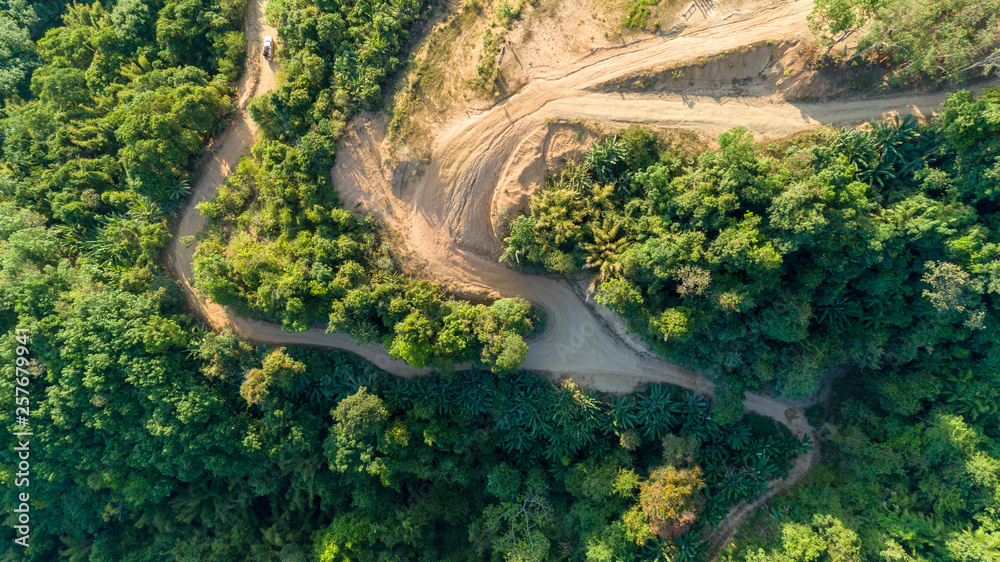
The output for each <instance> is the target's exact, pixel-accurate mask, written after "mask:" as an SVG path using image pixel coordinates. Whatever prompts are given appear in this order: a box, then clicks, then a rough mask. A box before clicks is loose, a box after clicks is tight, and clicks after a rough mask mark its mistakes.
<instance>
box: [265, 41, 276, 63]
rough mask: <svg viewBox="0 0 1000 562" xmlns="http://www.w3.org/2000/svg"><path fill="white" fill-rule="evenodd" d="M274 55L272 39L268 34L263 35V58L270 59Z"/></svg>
mask: <svg viewBox="0 0 1000 562" xmlns="http://www.w3.org/2000/svg"><path fill="white" fill-rule="evenodd" d="M273 57H274V39H272V38H271V36H270V35H268V36H267V37H264V58H265V59H267V60H271V58H273Z"/></svg>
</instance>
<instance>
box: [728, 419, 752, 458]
mask: <svg viewBox="0 0 1000 562" xmlns="http://www.w3.org/2000/svg"><path fill="white" fill-rule="evenodd" d="M752 438H753V431H751V430H750V427H749V426H747V425H746V424H743V423H740V424H737V425H736V426H734V427H733V428H732V429H731V430H730V432H729V435H728V436H727V437H726V445H728V446H729V447H730V448H732V449H735V450H737V451H742V450H743V449H745V448H747V447H748V446H749V445H750V440H751V439H752Z"/></svg>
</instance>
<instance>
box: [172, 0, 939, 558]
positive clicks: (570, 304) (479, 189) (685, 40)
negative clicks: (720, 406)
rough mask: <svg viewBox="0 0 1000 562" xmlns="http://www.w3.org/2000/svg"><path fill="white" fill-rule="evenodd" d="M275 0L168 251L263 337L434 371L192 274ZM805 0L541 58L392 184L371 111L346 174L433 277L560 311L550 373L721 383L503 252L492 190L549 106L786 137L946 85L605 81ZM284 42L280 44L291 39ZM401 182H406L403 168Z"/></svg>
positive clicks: (775, 29) (750, 37) (735, 36)
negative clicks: (576, 55) (764, 93)
mask: <svg viewBox="0 0 1000 562" xmlns="http://www.w3.org/2000/svg"><path fill="white" fill-rule="evenodd" d="M264 3H265V0H252V2H251V4H250V6H249V12H248V15H247V19H246V33H247V37H248V40H249V44H250V53H249V57H248V61H250V62H249V63H248V67H249V68H248V72H247V73H246V76H245V77H244V79H243V80H242V82H241V83H240V84H238V88H237V93H238V95H239V106H240V110H239V111H238V113H237V114H236V116H235V118H234V120H233V122H232V124H231V125H230V126H229V128H228V129H227V130H226V132H225V133H224V134H223V135H222V136H221V138H219V139H217V140H216V141H215V142H213V144H212V145H211V147H210V153H209V157H208V159H207V160H206V162H205V164H204V166H203V169H202V173H201V177H200V178H199V180H198V182H197V184H196V186H195V190H194V193H193V194H192V198H191V201H190V203H189V204H188V206H187V208H186V209H185V212H184V215H183V217H182V219H181V221H180V224H179V226H178V229H177V232H176V235H175V237H174V239H173V242H172V243H171V245H170V246H169V248H168V250H167V255H166V262H167V264H168V266H169V267H170V269H171V270H172V272H173V274H174V275H175V276H176V278H177V279H178V280H179V281H180V282H181V283H182V285H183V287H184V290H185V292H186V295H187V297H188V299H189V301H190V303H191V305H192V307H193V308H194V309H195V310H196V311H197V312H198V313H199V314H200V315H201V316H202V317H204V318H205V319H206V320H207V321H208V323H209V324H211V325H212V327H213V328H215V329H223V328H227V327H228V328H232V329H234V330H235V331H236V332H238V333H239V334H240V335H241V336H243V337H245V338H248V339H251V340H255V341H261V342H271V343H277V344H294V345H314V346H322V347H328V348H335V349H342V350H346V351H350V352H353V353H356V354H358V355H360V356H361V357H363V358H365V359H366V360H368V361H371V362H372V363H374V364H375V365H377V366H378V367H380V368H382V369H384V370H386V371H389V372H391V373H393V374H396V375H401V376H413V375H419V374H424V373H426V372H427V370H426V369H413V368H411V367H409V366H408V365H406V364H405V363H404V362H402V361H399V360H395V359H393V358H391V357H390V356H389V355H388V353H387V352H386V351H385V350H384V349H383V348H381V347H364V346H359V345H357V344H356V343H354V342H353V341H352V340H351V338H350V337H349V336H347V335H346V334H327V333H325V332H324V331H323V330H322V329H321V328H313V329H311V330H309V331H307V332H301V333H288V332H284V331H282V330H281V328H280V327H279V326H277V325H272V324H267V323H264V322H259V321H255V320H249V319H246V318H240V317H236V316H233V315H232V314H230V313H229V312H228V311H227V310H226V309H224V308H223V307H221V306H219V305H216V304H214V303H212V302H210V301H208V300H206V299H203V298H200V297H199V296H198V295H197V294H196V293H195V291H194V289H193V288H192V270H191V262H192V257H193V249H192V248H188V247H185V246H184V245H183V244H181V243H179V241H180V239H181V238H183V237H186V236H190V235H195V234H197V233H198V232H200V231H201V230H202V228H203V227H204V224H205V220H204V217H202V216H201V214H200V213H199V212H198V211H197V210H196V209H195V205H196V204H197V203H199V202H201V201H205V200H208V199H210V198H211V197H212V196H213V195H214V194H215V191H216V189H217V187H218V186H219V185H220V184H221V183H222V182H223V181H224V179H225V177H226V175H227V174H228V173H229V172H230V171H231V170H232V169H233V168H234V167H235V166H236V164H237V163H238V161H239V158H240V157H241V156H242V155H243V154H244V153H245V152H246V151H247V149H248V148H249V147H250V145H251V144H252V143H253V141H254V137H255V135H256V132H257V128H256V126H255V125H254V123H253V122H252V120H251V119H250V117H249V115H248V114H247V111H246V106H247V103H248V101H249V99H250V98H251V97H253V96H255V95H259V94H260V93H263V92H266V91H268V90H272V89H274V88H276V87H277V84H276V82H275V77H274V66H273V63H271V62H268V61H264V60H262V58H261V57H260V54H259V53H258V52H257V48H258V46H259V45H260V44H261V42H262V38H263V36H264V35H271V36H273V37H277V33H276V31H275V30H274V29H272V28H270V27H267V26H266V25H265V24H264V17H263V11H264V10H263V8H264ZM811 7H812V3H811V1H809V0H793V1H786V2H771V3H768V4H764V5H761V6H758V7H756V8H755V9H753V10H746V11H744V12H733V13H730V14H719V15H718V16H717V17H713V18H710V19H709V20H706V21H704V22H702V23H700V24H698V25H695V26H692V27H690V28H687V29H684V30H682V31H681V32H680V33H679V34H677V35H675V36H664V37H656V38H651V39H646V40H643V41H639V42H636V43H632V44H629V45H625V46H622V47H620V48H613V49H603V50H598V51H594V52H592V53H590V54H588V55H586V56H584V57H582V58H580V59H579V60H577V61H575V62H573V63H572V64H570V65H564V66H559V67H550V68H543V67H536V68H534V69H533V71H534V72H535V75H534V76H533V77H532V78H531V80H530V81H529V82H528V84H527V86H526V87H524V88H523V89H522V90H521V91H520V92H519V93H518V94H516V95H514V96H512V97H511V98H509V99H507V100H505V101H503V102H501V103H499V104H498V105H496V106H495V107H493V108H492V109H490V110H488V111H485V112H482V113H479V114H477V115H474V116H470V117H467V118H463V119H461V120H458V121H456V122H454V123H452V124H451V125H450V127H449V128H447V129H446V130H443V131H441V132H440V134H439V135H438V136H437V138H436V140H435V141H434V146H433V149H432V159H431V161H430V163H429V164H428V165H427V166H426V168H425V169H423V170H422V171H421V173H420V174H419V177H415V178H411V179H410V180H409V181H408V182H407V183H406V184H405V188H399V189H397V188H395V187H394V185H393V184H394V178H393V174H396V173H398V172H397V171H396V170H391V169H388V168H387V167H386V165H385V163H384V158H383V155H382V153H381V144H382V135H383V134H384V126H381V125H380V124H379V123H377V122H372V121H370V120H366V119H365V118H361V119H358V120H356V121H355V123H354V124H353V125H352V127H351V131H352V132H353V133H352V134H349V135H348V137H349V138H348V140H347V141H346V142H344V143H342V146H341V148H340V151H339V153H338V159H337V165H336V167H335V169H334V170H333V172H332V174H333V180H334V185H335V187H336V188H337V190H338V192H339V193H340V195H341V197H342V198H343V199H344V202H345V206H346V207H347V208H354V207H355V205H357V206H358V207H359V208H360V209H362V210H364V211H365V212H368V213H371V214H373V215H375V216H376V217H377V218H378V219H380V220H381V221H383V223H384V224H386V225H388V226H389V227H390V229H392V230H393V231H395V232H396V233H397V234H399V235H401V239H402V240H403V243H404V245H405V249H406V250H407V251H408V252H409V253H410V254H411V255H413V256H415V257H416V258H417V259H418V260H419V261H420V262H421V263H423V264H424V265H425V266H426V267H425V269H424V271H425V274H426V276H428V277H430V278H432V279H433V280H435V281H438V282H441V283H443V284H444V285H445V286H449V287H451V288H456V289H459V290H460V292H464V293H477V294H479V295H488V296H499V295H504V296H513V295H522V296H524V297H525V298H527V299H529V300H530V301H532V302H533V303H535V304H536V305H539V306H542V307H543V308H545V309H546V311H547V312H548V318H549V320H548V326H547V329H546V330H545V332H544V333H543V334H542V335H541V336H540V337H538V338H536V339H534V340H533V341H530V342H529V344H530V348H529V351H528V355H527V358H526V359H525V361H524V364H523V366H524V367H525V368H527V369H532V370H537V371H545V372H548V373H551V374H552V376H554V377H561V376H569V377H572V378H573V379H575V380H576V381H577V382H579V383H581V384H584V385H586V386H588V387H590V388H593V389H595V390H601V391H608V392H627V391H629V390H631V389H632V388H634V386H635V385H637V384H639V383H643V382H667V383H671V384H676V385H679V386H682V387H685V388H689V389H696V390H698V391H699V392H702V393H704V394H709V395H711V394H712V392H713V388H714V386H713V384H712V382H711V381H709V380H707V379H705V378H704V377H702V376H699V375H697V374H695V373H692V372H689V371H686V370H684V369H682V368H680V367H678V366H677V365H673V364H670V363H667V362H666V361H664V360H662V359H660V358H659V357H657V356H655V355H653V354H652V353H650V352H649V350H648V349H646V348H645V346H644V345H642V344H641V343H639V342H637V341H635V339H634V338H631V337H628V336H627V335H626V334H624V330H623V329H622V326H621V323H620V322H617V321H615V320H614V319H609V315H608V313H607V311H606V310H600V308H599V307H598V305H596V304H594V303H593V302H587V300H586V299H585V298H582V297H581V296H580V295H578V294H577V293H576V292H574V290H573V288H572V287H571V286H570V285H569V283H567V282H566V281H564V280H561V279H556V278H551V277H543V276H529V275H524V274H521V273H518V272H516V271H514V270H512V269H510V268H507V267H504V266H502V265H500V264H498V263H497V258H496V256H497V254H498V252H499V250H500V241H498V240H497V239H496V237H495V235H494V233H493V229H492V223H491V212H492V208H491V207H492V201H493V197H494V191H495V190H496V189H497V184H498V181H499V179H500V178H501V177H502V176H503V175H504V174H505V173H506V172H507V171H508V170H507V168H508V167H509V166H510V165H511V164H510V162H511V158H512V155H513V154H515V152H517V150H518V149H519V148H521V147H522V144H524V143H525V142H527V141H528V139H531V138H537V136H538V135H537V134H536V133H538V132H539V130H540V129H541V128H543V127H546V121H547V120H549V119H585V120H599V121H617V122H627V123H647V124H657V125H665V126H673V127H682V128H688V129H696V130H698V131H702V132H706V133H709V134H716V133H720V132H723V131H725V130H727V129H729V128H730V127H732V126H734V125H737V124H739V125H743V126H746V127H747V128H749V129H751V130H752V131H754V133H755V134H757V135H758V136H760V137H763V138H776V137H783V136H787V135H789V134H792V133H795V132H798V131H801V130H804V129H809V128H813V127H817V126H820V125H846V124H852V123H856V122H859V121H864V120H867V119H871V118H880V117H883V116H885V115H887V114H892V113H899V114H916V115H929V114H930V113H931V112H932V110H933V108H935V107H936V106H937V105H938V104H940V102H941V101H942V99H943V95H922V96H910V97H902V98H887V99H879V100H872V101H850V102H842V103H841V102H832V103H822V104H793V103H787V102H784V101H780V100H778V99H774V98H738V99H737V98H728V99H727V98H723V99H714V98H688V97H684V96H677V95H670V94H662V95H639V94H625V95H622V94H607V93H598V92H597V91H595V89H596V87H597V86H599V85H600V84H602V83H604V82H608V81H610V80H613V79H615V78H618V77H622V76H628V75H630V74H632V73H635V72H637V71H644V70H653V71H655V70H657V69H658V68H669V67H670V66H675V65H678V64H682V63H686V62H690V61H692V60H697V59H698V57H702V56H710V55H713V54H716V53H720V52H724V51H727V50H731V49H735V48H738V47H740V46H742V45H745V44H747V43H750V42H753V41H756V40H760V39H775V40H802V39H805V38H806V37H807V33H808V32H807V30H806V28H805V22H806V19H805V18H806V15H807V14H808V13H809V11H810V10H811ZM280 47H281V45H280V43H279V44H278V49H279V51H280ZM396 183H398V182H396ZM744 407H745V409H746V410H748V411H752V412H757V413H759V414H762V415H765V416H767V417H770V418H772V419H775V420H777V421H778V422H780V423H782V424H785V425H786V426H788V427H789V428H790V429H791V430H792V431H793V432H794V433H795V434H797V435H799V436H802V435H809V436H810V438H811V439H812V440H813V441H814V442H815V440H816V439H815V437H816V436H815V434H814V430H813V428H811V427H810V426H809V425H808V423H807V422H806V420H805V418H804V417H803V416H801V415H799V413H798V412H796V411H794V410H790V409H789V405H787V404H785V403H782V402H780V401H777V400H774V399H772V398H769V397H766V396H762V395H757V394H747V396H746V400H745V401H744ZM813 457H814V453H813V452H810V453H807V454H805V455H802V456H801V457H800V458H798V459H797V461H796V463H795V466H794V468H793V469H792V470H791V473H790V474H789V477H788V478H787V479H785V480H783V481H777V482H773V483H772V485H771V487H770V490H769V493H768V495H767V497H766V498H762V499H761V500H758V501H757V502H754V504H752V505H741V506H737V508H734V510H733V511H732V512H731V513H730V517H729V519H728V520H727V522H726V524H725V525H723V527H722V529H720V530H719V532H717V533H715V534H714V535H713V536H712V537H711V544H712V546H713V551H714V550H715V549H717V548H718V547H719V546H721V545H722V544H724V543H725V541H726V540H728V538H729V537H730V535H731V533H732V532H733V531H734V530H735V527H736V524H737V523H738V522H739V521H740V520H741V519H742V517H743V516H744V515H745V514H746V513H748V512H749V511H750V510H752V509H753V508H754V507H756V505H759V504H760V503H762V502H763V501H765V500H766V499H767V498H769V497H770V496H771V495H773V494H774V493H777V492H778V491H780V490H781V489H784V488H785V487H787V486H788V485H790V484H791V483H794V482H797V481H799V480H800V479H801V478H802V477H804V476H805V474H806V472H807V471H808V469H809V467H810V466H811V464H812V462H813Z"/></svg>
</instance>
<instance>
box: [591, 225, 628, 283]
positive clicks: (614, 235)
mask: <svg viewBox="0 0 1000 562" xmlns="http://www.w3.org/2000/svg"><path fill="white" fill-rule="evenodd" d="M618 231H619V223H617V222H611V221H609V220H608V219H605V220H604V222H603V223H602V224H601V226H592V227H591V232H592V233H593V235H594V241H593V242H591V243H589V244H582V247H583V249H584V250H586V251H587V254H588V255H587V262H586V264H585V265H584V266H583V267H585V268H597V269H598V271H599V272H600V279H601V281H607V280H608V279H610V278H611V277H613V276H618V275H621V274H622V273H623V272H624V269H625V268H624V266H623V265H622V262H621V260H620V258H621V254H622V253H623V252H624V251H625V248H626V247H627V246H628V239H627V238H619V234H618Z"/></svg>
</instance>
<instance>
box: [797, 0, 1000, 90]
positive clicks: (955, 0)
mask: <svg viewBox="0 0 1000 562" xmlns="http://www.w3.org/2000/svg"><path fill="white" fill-rule="evenodd" d="M998 14H1000V2H998V1H997V0H922V1H920V2H914V1H912V0H817V2H816V3H815V5H814V7H813V11H812V14H811V15H810V16H809V28H810V29H811V30H812V32H813V35H815V37H816V39H817V41H819V43H820V44H821V45H823V46H825V47H826V53H827V54H830V53H831V52H833V51H832V50H833V48H834V47H836V46H838V45H839V44H841V43H843V42H844V41H846V40H847V39H849V38H855V39H857V46H856V48H855V50H854V52H853V53H852V54H851V56H850V57H845V58H846V59H847V62H851V61H854V60H855V59H858V58H862V57H863V58H865V59H867V60H869V61H871V62H875V63H878V64H887V65H888V66H889V68H890V69H891V74H890V77H889V81H890V83H892V84H896V85H900V84H904V83H916V82H919V81H923V80H926V81H928V82H931V83H937V82H939V81H941V80H944V79H947V80H951V81H954V82H964V81H967V80H969V79H974V78H978V77H982V76H988V75H990V74H992V73H995V72H996V71H997V70H1000V50H998V49H1000V15H998ZM846 53H847V51H846V49H845V54H846Z"/></svg>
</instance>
